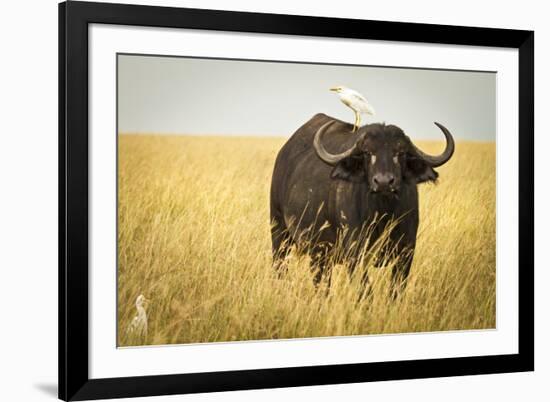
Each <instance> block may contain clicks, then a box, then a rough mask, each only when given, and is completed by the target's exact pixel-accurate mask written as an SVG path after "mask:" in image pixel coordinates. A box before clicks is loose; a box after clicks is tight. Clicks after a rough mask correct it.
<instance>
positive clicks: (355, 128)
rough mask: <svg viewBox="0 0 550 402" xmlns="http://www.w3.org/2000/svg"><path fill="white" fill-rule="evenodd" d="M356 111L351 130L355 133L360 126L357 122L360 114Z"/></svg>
mask: <svg viewBox="0 0 550 402" xmlns="http://www.w3.org/2000/svg"><path fill="white" fill-rule="evenodd" d="M354 113H355V122H354V123H353V130H351V132H352V133H355V132H356V131H357V127H358V124H357V122H358V121H359V114H358V113H357V112H354Z"/></svg>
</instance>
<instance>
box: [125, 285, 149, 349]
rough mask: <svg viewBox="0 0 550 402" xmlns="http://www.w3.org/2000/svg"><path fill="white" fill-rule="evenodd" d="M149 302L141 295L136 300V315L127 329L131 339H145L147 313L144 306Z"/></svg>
mask: <svg viewBox="0 0 550 402" xmlns="http://www.w3.org/2000/svg"><path fill="white" fill-rule="evenodd" d="M148 302H149V300H147V299H146V298H145V296H143V295H139V296H138V297H137V299H136V309H137V314H136V316H135V317H134V319H133V320H132V322H131V323H130V326H129V327H128V335H129V336H133V337H139V338H145V337H147V312H146V311H145V306H146V305H147V303H148Z"/></svg>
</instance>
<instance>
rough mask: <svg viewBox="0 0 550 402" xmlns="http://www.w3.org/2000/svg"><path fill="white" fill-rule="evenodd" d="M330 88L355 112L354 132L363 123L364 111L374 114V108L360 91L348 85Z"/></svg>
mask: <svg viewBox="0 0 550 402" xmlns="http://www.w3.org/2000/svg"><path fill="white" fill-rule="evenodd" d="M330 90H331V91H333V92H336V93H337V94H338V96H339V97H340V100H341V101H342V103H343V104H344V105H346V106H347V107H349V108H350V109H351V110H353V113H354V114H355V123H354V124H353V132H355V131H357V129H358V128H359V126H360V125H361V114H362V113H365V114H369V115H374V108H373V107H372V106H371V105H370V103H369V102H368V101H367V100H366V99H365V97H364V96H363V95H361V94H360V93H359V92H357V91H354V90H353V89H350V88H346V87H334V88H330Z"/></svg>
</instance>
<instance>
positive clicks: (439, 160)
mask: <svg viewBox="0 0 550 402" xmlns="http://www.w3.org/2000/svg"><path fill="white" fill-rule="evenodd" d="M434 124H435V125H436V126H437V127H439V128H440V129H441V131H443V134H445V140H446V141H447V144H446V146H445V150H444V151H443V153H441V154H440V155H437V156H432V155H428V154H426V153H424V152H422V151H421V150H420V149H418V148H417V147H416V145H414V144H412V146H413V148H414V150H415V151H416V153H417V154H418V156H419V157H421V158H422V159H423V160H424V161H425V162H426V163H427V164H428V165H430V166H431V167H438V166H441V165H443V164H445V163H446V162H447V161H448V160H449V159H451V156H453V153H454V152H455V141H454V139H453V136H452V135H451V133H450V132H449V130H447V129H446V128H445V126H443V124H439V123H438V122H434Z"/></svg>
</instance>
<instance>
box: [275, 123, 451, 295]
mask: <svg viewBox="0 0 550 402" xmlns="http://www.w3.org/2000/svg"><path fill="white" fill-rule="evenodd" d="M435 124H436V125H437V126H438V127H439V128H440V129H441V131H443V134H444V135H445V138H446V147H445V150H444V151H443V153H442V154H441V155H437V156H432V155H428V154H426V153H424V152H422V151H421V150H420V149H418V148H417V147H416V146H415V145H414V144H413V143H412V141H411V140H410V138H409V137H407V136H406V135H405V133H404V132H403V130H401V129H400V128H399V127H397V126H394V125H386V124H369V125H366V126H363V127H361V128H360V129H359V131H358V132H357V133H356V134H352V133H351V130H352V125H351V124H348V123H345V122H343V121H340V120H337V119H335V118H332V117H330V116H327V115H324V114H317V115H315V116H314V117H313V118H311V119H310V120H309V121H308V122H307V123H305V124H304V125H303V126H302V127H300V128H299V129H298V130H297V131H296V132H295V133H294V135H292V137H290V139H289V140H288V141H287V142H286V143H285V144H284V146H283V147H282V148H281V150H280V151H279V153H278V155H277V159H276V162H275V168H274V171H273V177H272V182H271V205H270V208H271V222H272V229H271V237H272V248H273V259H274V265H275V266H277V267H281V266H283V265H284V264H282V261H284V258H285V257H286V255H287V254H288V253H289V251H290V248H291V247H292V246H293V245H296V246H297V248H298V250H300V249H301V250H307V252H308V253H309V254H310V256H311V259H312V263H313V265H314V267H316V268H318V269H317V275H316V277H315V280H316V282H318V281H319V279H320V278H321V276H322V274H323V273H324V272H326V271H327V261H328V260H329V259H330V258H331V256H332V258H333V259H332V261H334V253H333V251H334V250H335V249H336V247H335V244H339V245H340V246H341V247H339V249H340V254H342V253H341V251H342V249H343V250H344V251H345V255H346V262H347V263H349V266H350V269H352V270H353V269H355V268H356V265H357V263H358V262H359V261H360V260H361V258H360V257H361V256H364V255H365V249H369V247H370V246H372V245H373V244H375V242H376V239H377V238H378V237H380V236H381V234H382V233H385V236H386V237H387V238H388V239H389V240H388V241H387V244H391V247H390V250H392V252H394V253H396V255H399V256H400V259H399V261H400V263H399V264H396V265H394V266H393V268H392V278H393V283H394V284H395V283H399V284H401V285H403V284H404V283H405V279H406V278H407V276H408V274H409V271H410V267H411V263H412V258H413V254H414V248H415V245H416V232H417V229H418V219H419V217H418V191H417V184H419V183H424V182H435V181H436V180H437V177H438V173H437V172H436V171H435V170H434V168H435V167H438V166H441V165H443V164H444V163H446V162H447V161H448V160H449V159H450V158H451V156H452V155H453V152H454V140H453V137H452V135H451V133H450V132H449V131H448V130H447V129H446V128H445V127H443V126H442V125H441V124H439V123H435ZM388 225H390V226H391V228H390V230H388ZM366 228H368V230H366ZM365 233H368V236H367V235H365ZM301 243H307V247H300V244H301ZM386 247H388V246H387V245H386ZM363 260H364V258H363ZM329 271H330V270H329Z"/></svg>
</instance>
